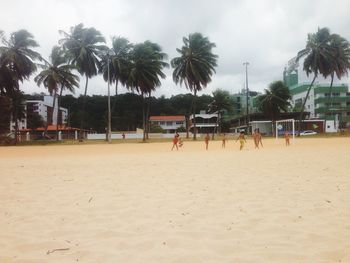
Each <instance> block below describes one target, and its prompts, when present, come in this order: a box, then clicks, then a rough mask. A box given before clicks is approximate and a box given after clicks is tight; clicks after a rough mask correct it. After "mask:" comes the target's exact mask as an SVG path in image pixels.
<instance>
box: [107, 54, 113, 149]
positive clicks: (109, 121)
mask: <svg viewBox="0 0 350 263" xmlns="http://www.w3.org/2000/svg"><path fill="white" fill-rule="evenodd" d="M109 81H110V79H109V50H108V51H107V86H108V125H107V141H108V142H109V143H111V142H112V134H111V133H112V131H111V96H110V87H109Z"/></svg>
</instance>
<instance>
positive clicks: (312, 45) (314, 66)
mask: <svg viewBox="0 0 350 263" xmlns="http://www.w3.org/2000/svg"><path fill="white" fill-rule="evenodd" d="M330 39H331V38H330V33H329V29H328V28H319V29H318V30H317V32H316V33H309V34H308V37H307V42H306V47H305V49H303V50H301V51H299V52H298V55H297V58H296V61H299V60H300V59H301V58H302V57H305V60H304V65H303V70H304V71H305V73H306V75H307V76H309V75H310V74H311V73H312V74H313V75H314V77H313V79H312V82H311V84H310V86H309V88H308V90H307V93H306V97H305V99H304V101H303V103H302V107H301V111H300V116H299V125H298V136H299V135H300V131H301V121H302V118H303V114H304V108H305V103H306V100H307V98H308V97H309V93H310V90H311V88H312V86H313V84H314V82H315V80H316V78H317V76H318V75H319V74H321V75H323V76H324V77H327V76H328V75H329V74H330V72H331V70H330V69H331V64H332V53H331V50H330V48H329V44H330Z"/></svg>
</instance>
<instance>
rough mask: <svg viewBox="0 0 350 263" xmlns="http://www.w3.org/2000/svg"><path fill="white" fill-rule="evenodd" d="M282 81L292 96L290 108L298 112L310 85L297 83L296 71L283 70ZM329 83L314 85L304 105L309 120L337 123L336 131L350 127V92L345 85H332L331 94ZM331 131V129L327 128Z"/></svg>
mask: <svg viewBox="0 0 350 263" xmlns="http://www.w3.org/2000/svg"><path fill="white" fill-rule="evenodd" d="M283 80H284V83H285V85H286V86H287V87H288V88H289V90H290V93H291V95H292V107H293V109H294V110H295V111H299V110H300V108H301V106H302V103H303V101H304V100H305V97H306V93H307V90H308V88H309V86H310V84H311V83H309V82H304V83H300V82H299V81H298V71H297V70H292V71H288V70H286V69H285V70H284V72H283ZM329 88H330V83H325V84H319V83H315V84H314V85H313V86H312V87H311V90H310V93H309V96H308V98H307V100H306V103H305V109H304V110H305V111H307V112H310V119H324V120H329V121H334V122H337V125H335V126H336V129H339V128H344V127H345V126H349V125H350V92H349V87H348V85H347V84H344V83H342V84H339V83H333V88H332V92H331V94H330V93H329ZM328 126H329V125H328ZM328 128H329V129H331V127H328Z"/></svg>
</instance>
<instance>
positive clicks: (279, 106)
mask: <svg viewBox="0 0 350 263" xmlns="http://www.w3.org/2000/svg"><path fill="white" fill-rule="evenodd" d="M290 99H291V95H290V92H289V89H288V87H286V86H285V85H284V83H283V81H275V82H272V83H271V84H270V85H269V88H268V89H265V94H263V95H260V96H259V97H258V102H257V103H258V108H259V110H260V111H262V112H263V113H264V114H265V115H266V116H269V117H270V119H271V121H272V124H274V123H275V121H276V120H277V118H278V116H279V114H280V112H281V111H284V112H287V110H288V106H289V105H290V103H289V100H290ZM273 131H274V129H273Z"/></svg>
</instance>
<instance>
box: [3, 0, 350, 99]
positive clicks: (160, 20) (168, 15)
mask: <svg viewBox="0 0 350 263" xmlns="http://www.w3.org/2000/svg"><path fill="white" fill-rule="evenodd" d="M349 7H350V3H349V2H348V1H347V0H335V1H329V0H320V1H316V0H311V1H302V0H294V1H278V0H265V1H259V0H248V1H237V0H235V1H229V0H217V1H199V0H192V1H185V0H178V1H173V0H163V1H158V0H145V1H137V0H129V1H127V0H118V1H115V0H101V1H94V0H84V1H83V0H51V1H44V0H32V1H21V0H12V1H7V2H6V3H3V4H2V8H1V10H0V25H1V29H2V30H4V31H5V32H7V33H10V32H12V31H15V30H18V29H21V28H26V29H27V30H28V31H30V32H31V33H33V34H34V36H35V38H36V40H37V41H38V42H39V43H40V48H38V51H39V52H40V53H41V54H42V55H43V56H46V57H48V56H49V54H50V50H51V48H52V46H53V45H55V44H57V41H58V40H59V39H60V35H59V34H58V30H59V29H63V30H66V31H68V30H69V28H70V27H71V26H73V25H75V24H78V23H80V22H83V23H84V24H85V26H93V27H95V28H97V29H98V30H100V31H101V32H102V33H103V35H104V36H105V37H106V39H107V40H108V43H110V38H111V37H112V36H114V35H117V36H124V37H127V38H128V39H129V40H130V41H131V42H134V43H137V42H143V41H144V40H147V39H149V40H151V41H153V42H157V43H159V44H160V45H161V46H162V48H163V50H164V51H165V52H166V53H167V54H168V55H169V59H171V58H173V57H174V56H177V53H176V48H177V47H181V45H182V38H183V37H184V36H187V35H188V34H189V33H192V32H201V33H202V34H204V35H205V36H208V37H209V39H210V40H211V41H212V42H215V43H216V46H217V47H216V48H215V49H214V52H215V53H216V54H218V55H219V60H218V67H217V70H216V71H217V73H216V75H215V76H214V77H213V80H212V82H211V83H210V84H209V85H208V87H207V88H206V89H205V90H204V91H203V93H211V92H212V91H213V90H214V89H215V88H223V89H226V90H228V91H231V92H236V91H238V90H240V89H241V88H242V87H243V86H244V83H245V68H244V66H243V65H242V63H243V62H244V61H249V62H250V66H249V87H250V89H252V90H257V91H262V90H263V89H264V88H266V87H267V86H268V84H269V83H270V82H272V81H274V80H278V79H281V78H282V71H283V68H284V66H285V64H286V63H287V61H288V60H289V59H290V58H292V57H293V56H295V55H296V53H297V52H298V51H299V50H300V49H302V48H303V47H304V46H305V43H306V37H307V33H309V32H315V31H316V30H317V27H323V26H327V27H329V28H330V29H331V31H332V32H335V33H338V34H340V35H342V36H344V37H345V38H347V39H348V40H350V31H349V30H348V25H349V24H350V23H349V22H350V18H349V15H348V10H349V9H350V8H349ZM165 72H166V74H167V78H166V79H165V80H163V82H162V87H161V88H159V89H158V90H157V92H156V93H155V94H156V95H157V96H160V95H166V96H171V95H172V94H178V93H184V92H187V90H186V88H185V87H180V86H176V85H175V84H174V83H173V81H172V76H171V73H172V71H171V69H167V70H165ZM301 75H302V74H301ZM302 78H303V79H304V80H305V76H302ZM320 81H322V79H320ZM342 82H346V83H349V79H348V78H346V79H343V80H342ZM84 84H85V79H84V78H82V80H81V86H82V87H83V86H84ZM23 90H24V91H26V92H41V91H44V88H43V87H37V86H36V84H35V83H34V82H33V81H32V80H31V81H29V82H27V83H24V85H23ZM121 91H122V92H125V91H126V90H125V89H122V88H121ZM76 93H77V94H79V93H83V88H80V89H79V90H77V92H76ZM88 93H89V94H106V93H107V85H106V84H105V83H104V82H103V80H102V77H101V76H97V77H95V78H93V79H92V80H91V81H90V85H89V92H88Z"/></svg>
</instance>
